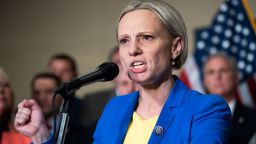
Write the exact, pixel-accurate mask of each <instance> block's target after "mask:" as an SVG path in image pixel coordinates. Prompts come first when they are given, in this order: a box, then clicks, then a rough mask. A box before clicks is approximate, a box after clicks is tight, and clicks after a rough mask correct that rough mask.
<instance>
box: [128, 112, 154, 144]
mask: <svg viewBox="0 0 256 144" xmlns="http://www.w3.org/2000/svg"><path fill="white" fill-rule="evenodd" d="M157 119H158V116H155V117H153V118H150V119H147V120H144V119H143V118H142V117H141V116H140V115H138V114H137V113H136V112H134V113H133V116H132V121H131V123H130V125H129V128H128V131H127V133H126V136H125V139H124V144H147V143H148V140H149V138H150V136H151V133H152V131H153V129H154V126H155V124H156V121H157Z"/></svg>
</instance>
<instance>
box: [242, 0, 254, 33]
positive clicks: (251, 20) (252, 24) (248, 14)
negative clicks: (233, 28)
mask: <svg viewBox="0 0 256 144" xmlns="http://www.w3.org/2000/svg"><path fill="white" fill-rule="evenodd" d="M242 3H243V6H244V9H245V12H246V14H247V17H248V19H249V21H250V24H251V26H252V28H253V31H254V33H256V23H255V21H254V18H253V15H252V11H251V9H250V6H249V4H248V1H247V0H242Z"/></svg>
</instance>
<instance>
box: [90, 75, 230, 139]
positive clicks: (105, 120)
mask: <svg viewBox="0 0 256 144" xmlns="http://www.w3.org/2000/svg"><path fill="white" fill-rule="evenodd" d="M138 98H139V92H134V93H131V94H128V95H124V96H118V97H114V98H113V99H112V100H110V102H109V103H108V104H107V106H106V107H105V110H104V112H103V114H102V116H101V118H100V120H99V122H98V124H97V128H96V131H95V133H94V144H122V143H123V141H124V138H125V136H126V132H127V130H128V127H129V124H130V122H131V119H132V115H133V112H134V111H135V109H136V107H137V105H138ZM230 128H231V112H230V109H229V107H228V105H227V103H226V102H225V101H224V99H223V98H221V97H219V96H216V95H203V94H201V93H199V92H196V91H193V90H190V89H188V88H187V87H186V86H185V85H184V84H183V83H182V82H181V81H180V80H179V79H177V78H176V80H175V84H174V86H173V88H172V90H171V91H170V94H169V97H168V98H167V101H166V103H165V105H164V107H163V109H162V111H161V113H160V115H159V118H158V120H157V123H156V125H155V128H154V130H153V132H152V134H151V136H150V139H149V141H148V144H160V143H161V144H222V143H228V139H229V133H230Z"/></svg>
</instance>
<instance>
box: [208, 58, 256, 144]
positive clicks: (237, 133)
mask: <svg viewBox="0 0 256 144" xmlns="http://www.w3.org/2000/svg"><path fill="white" fill-rule="evenodd" d="M204 85H205V88H206V89H207V92H208V93H212V94H218V95H220V96H222V97H223V98H224V99H225V100H226V101H227V103H228V105H229V107H230V109H231V112H232V119H233V120H232V121H233V125H232V130H231V136H230V143H231V144H248V143H253V144H255V133H256V111H255V110H252V109H250V108H248V107H245V106H243V105H241V104H240V103H239V102H238V101H237V100H236V97H235V93H236V88H237V85H238V74H237V69H236V63H235V61H234V60H233V59H231V58H228V57H227V56H226V55H225V54H223V53H217V54H214V55H212V56H210V57H209V58H208V60H207V61H206V63H205V65H204ZM253 135H254V136H253Z"/></svg>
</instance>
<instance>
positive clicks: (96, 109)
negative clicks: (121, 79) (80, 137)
mask: <svg viewBox="0 0 256 144" xmlns="http://www.w3.org/2000/svg"><path fill="white" fill-rule="evenodd" d="M114 96H115V90H114V89H107V90H102V91H98V92H95V93H91V94H87V95H85V97H84V99H83V100H82V105H81V111H80V113H81V114H80V115H81V119H80V121H81V122H82V125H83V126H84V127H86V129H87V130H86V135H84V137H85V139H86V141H87V143H92V142H93V133H94V130H95V128H96V124H97V122H98V120H99V118H100V116H101V113H102V112H103V110H104V107H105V105H106V104H107V103H108V101H109V100H110V99H111V98H112V97H114Z"/></svg>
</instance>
